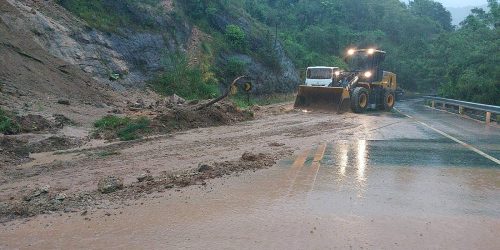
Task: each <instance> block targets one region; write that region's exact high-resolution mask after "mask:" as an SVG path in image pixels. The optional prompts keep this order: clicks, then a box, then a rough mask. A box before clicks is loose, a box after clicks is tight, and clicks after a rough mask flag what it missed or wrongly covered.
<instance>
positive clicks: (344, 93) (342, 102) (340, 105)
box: [294, 85, 349, 112]
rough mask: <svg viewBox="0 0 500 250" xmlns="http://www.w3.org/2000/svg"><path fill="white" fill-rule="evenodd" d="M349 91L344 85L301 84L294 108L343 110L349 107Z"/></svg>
mask: <svg viewBox="0 0 500 250" xmlns="http://www.w3.org/2000/svg"><path fill="white" fill-rule="evenodd" d="M348 100H349V91H348V90H346V89H345V88H342V87H312V86H305V85H301V86H299V93H298V94H297V98H296V99H295V104H294V108H297V109H304V110H325V111H337V112H341V111H343V110H346V109H348V107H349V105H348V103H349V102H348Z"/></svg>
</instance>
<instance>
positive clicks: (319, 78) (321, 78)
mask: <svg viewBox="0 0 500 250" xmlns="http://www.w3.org/2000/svg"><path fill="white" fill-rule="evenodd" d="M339 74H340V70H339V68H338V67H325V66H316V67H308V68H307V70H306V82H305V85H307V86H314V87H328V86H330V85H331V84H332V82H333V81H334V80H335V78H336V76H338V75H339Z"/></svg>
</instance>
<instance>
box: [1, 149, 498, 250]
mask: <svg viewBox="0 0 500 250" xmlns="http://www.w3.org/2000/svg"><path fill="white" fill-rule="evenodd" d="M499 191H500V168H499V167H498V166H497V165H496V164H494V163H492V162H490V161H488V160H487V159H485V158H482V157H481V156H479V155H477V154H475V153H474V152H472V151H470V150H467V149H466V148H464V147H462V146H461V145H458V144H456V143H452V142H450V141H447V140H444V139H443V140H441V139H431V140H411V139H408V140H355V141H347V140H334V141H329V142H320V143H317V144H314V145H312V146H311V147H310V148H308V149H307V150H304V151H302V152H300V153H299V154H297V155H295V156H294V157H293V158H290V159H286V160H283V161H281V162H280V163H279V164H278V166H276V167H273V168H270V169H267V170H262V171H257V172H256V173H244V174H242V175H241V176H238V177H237V176H232V177H228V178H224V179H218V180H214V181H211V182H210V183H209V184H208V185H207V186H204V187H202V186H195V187H189V188H186V189H183V190H172V191H169V192H165V193H162V194H155V195H154V196H155V197H148V198H147V199H141V200H138V201H137V202H136V204H134V205H131V206H128V207H124V208H118V209H108V210H96V211H91V212H89V213H88V214H86V215H80V214H79V213H78V214H75V213H73V214H63V215H62V216H59V215H45V216H39V217H36V218H35V219H33V220H30V221H24V222H21V221H14V222H10V223H9V224H7V225H4V226H2V227H1V229H0V230H1V231H0V248H2V249H334V248H338V249H346V248H357V249H361V248H363V249H498V248H497V247H498V245H500V238H499V236H500V235H499V232H500V192H499Z"/></svg>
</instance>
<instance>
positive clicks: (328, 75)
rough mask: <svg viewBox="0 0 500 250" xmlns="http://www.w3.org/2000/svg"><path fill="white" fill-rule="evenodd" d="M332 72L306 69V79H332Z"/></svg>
mask: <svg viewBox="0 0 500 250" xmlns="http://www.w3.org/2000/svg"><path fill="white" fill-rule="evenodd" d="M332 76H333V70H332V69H331V68H308V69H307V79H332Z"/></svg>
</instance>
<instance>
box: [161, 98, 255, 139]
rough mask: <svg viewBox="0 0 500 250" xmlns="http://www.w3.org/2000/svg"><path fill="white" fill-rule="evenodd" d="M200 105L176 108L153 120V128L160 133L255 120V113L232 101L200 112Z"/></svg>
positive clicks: (217, 104)
mask: <svg viewBox="0 0 500 250" xmlns="http://www.w3.org/2000/svg"><path fill="white" fill-rule="evenodd" d="M199 107H200V104H196V105H188V106H176V107H173V108H172V109H167V110H165V111H163V112H162V113H160V114H159V115H157V116H156V117H155V118H154V119H153V126H154V127H156V128H157V129H159V130H160V131H166V132H170V131H181V130H187V129H193V128H203V127H211V126H221V125H230V124H233V123H235V122H241V121H247V120H251V119H253V113H252V112H250V111H246V110H241V109H239V108H238V107H236V105H235V104H234V103H233V102H231V101H223V102H220V103H216V104H214V105H212V106H209V107H207V108H204V109H201V110H198V108H199Z"/></svg>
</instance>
